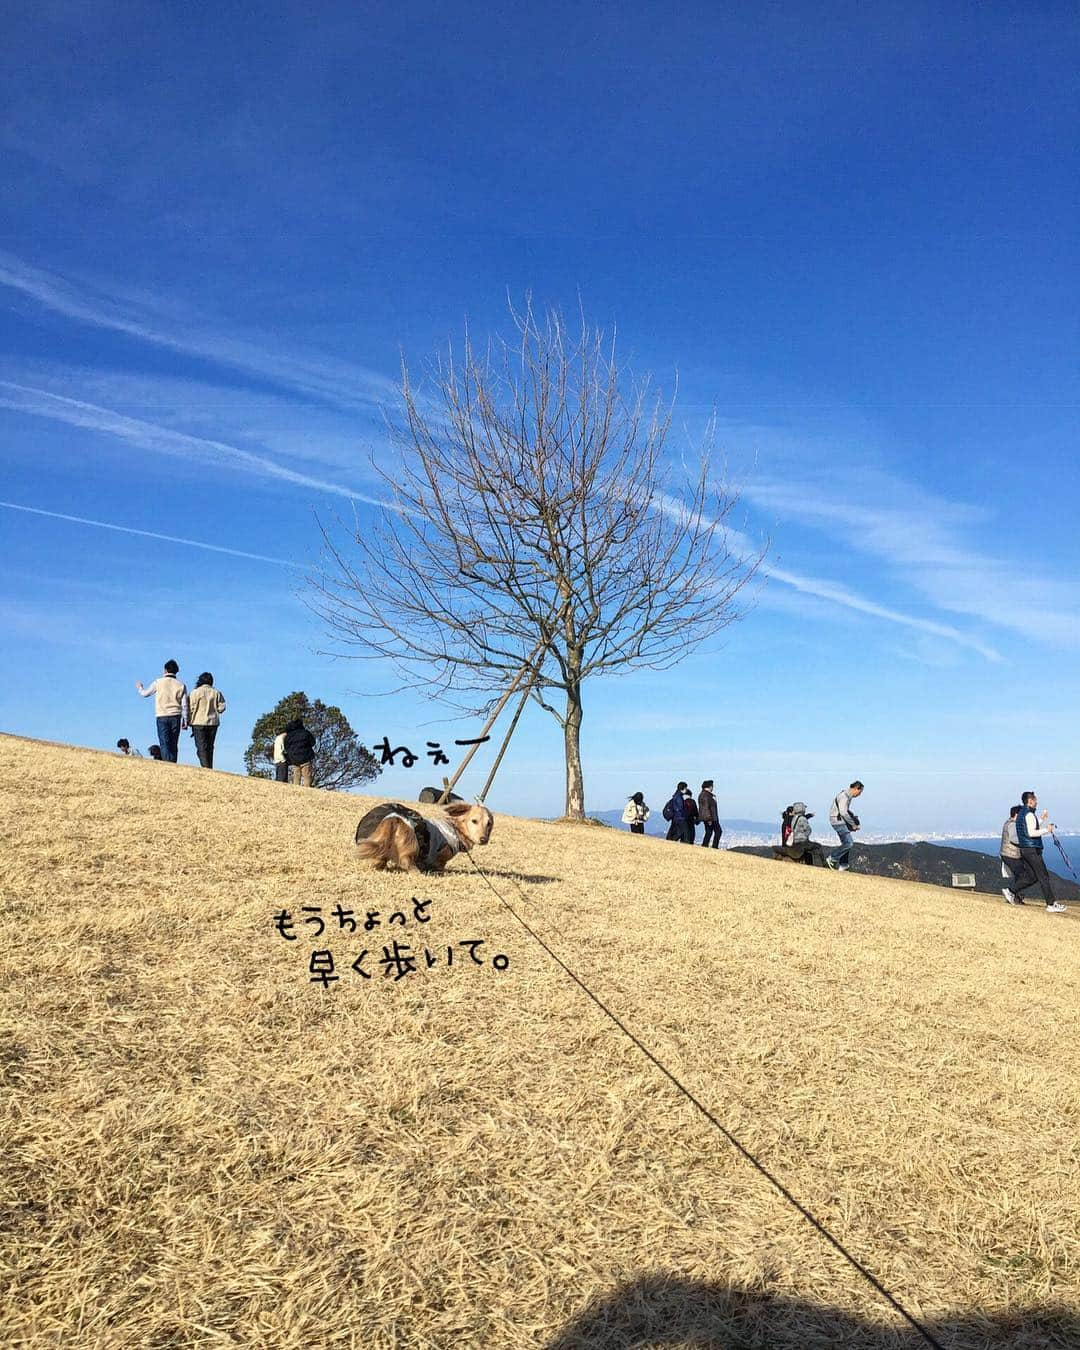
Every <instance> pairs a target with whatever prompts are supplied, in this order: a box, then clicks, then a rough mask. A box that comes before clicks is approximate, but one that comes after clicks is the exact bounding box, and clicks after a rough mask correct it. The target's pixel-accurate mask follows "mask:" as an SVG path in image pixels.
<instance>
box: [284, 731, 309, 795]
mask: <svg viewBox="0 0 1080 1350" xmlns="http://www.w3.org/2000/svg"><path fill="white" fill-rule="evenodd" d="M285 760H286V762H287V764H288V766H289V778H290V780H291V781H292V782H293V783H295V784H296V785H297V786H298V787H310V786H311V770H312V766H313V765H314V763H315V737H314V736H313V735H312V734H311V732H310V731H308V729H307V727H306V726H304V724H303V722H302V721H301V720H300V718H299V717H294V718H293V720H292V721H291V722H289V723H288V724H287V725H286V727H285Z"/></svg>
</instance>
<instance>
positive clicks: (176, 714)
mask: <svg viewBox="0 0 1080 1350" xmlns="http://www.w3.org/2000/svg"><path fill="white" fill-rule="evenodd" d="M179 674H180V667H179V666H178V665H177V664H176V662H175V661H166V662H165V668H164V670H163V671H162V673H161V674H160V675H159V676H158V678H157V679H156V680H155V681H154V683H153V684H151V685H149V686H148V687H147V688H145V689H144V688H143V683H142V680H136V681H135V688H136V689H137V690H138V691H139V693H140V694H141V695H142V696H143V698H149V697H150V695H151V694H153V696H154V715H155V716H156V718H157V734H158V744H159V745H160V746H161V758H162V759H163V760H165V761H166V763H168V764H175V763H176V757H177V754H178V752H179V747H180V732H181V731H186V730H187V724H188V691H187V685H186V684H185V683H184V682H183V680H180V679H178V678H177V676H178V675H179Z"/></svg>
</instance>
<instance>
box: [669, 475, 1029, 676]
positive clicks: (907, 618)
mask: <svg viewBox="0 0 1080 1350" xmlns="http://www.w3.org/2000/svg"><path fill="white" fill-rule="evenodd" d="M656 505H657V509H659V510H661V511H664V512H665V513H666V514H668V515H671V516H673V517H674V518H676V519H683V518H685V514H686V508H685V507H684V506H683V504H682V503H681V502H679V501H677V500H676V499H675V498H673V497H667V496H661V497H658V498H657V499H656ZM724 533H725V535H726V537H727V542H728V545H729V546H730V547H731V548H733V549H734V550H736V551H737V552H739V553H741V554H742V556H743V557H744V558H745V559H751V558H754V557H756V556H757V554H758V552H759V548H758V547H757V546H756V545H755V544H754V541H753V540H752V539H750V537H749V536H748V535H746V534H744V533H743V532H742V531H741V530H736V529H734V528H732V527H730V526H726V527H725V530H724ZM758 573H759V575H761V576H764V577H767V578H768V579H769V580H770V581H775V582H779V584H780V585H782V586H789V587H791V589H792V590H795V591H798V592H799V593H800V594H803V595H808V596H813V597H814V598H815V599H818V600H824V601H828V602H829V603H831V604H834V605H838V606H840V607H841V608H843V609H847V610H852V611H854V612H856V613H859V614H865V615H867V616H869V617H870V618H874V619H882V620H884V621H885V622H886V623H893V624H899V625H900V626H901V627H903V628H910V629H912V630H914V631H916V632H919V633H928V634H930V635H931V636H933V637H937V638H941V639H943V640H945V641H947V642H954V643H956V644H957V645H958V646H960V647H967V648H968V649H969V650H971V651H974V652H978V653H979V655H980V656H982V657H985V659H986V660H987V661H995V662H998V661H1001V660H1002V656H1001V654H1000V652H998V651H996V650H995V649H994V648H993V647H991V646H990V645H989V644H988V643H985V642H983V641H981V640H980V639H979V638H976V637H972V636H971V635H970V634H968V633H964V632H962V631H961V630H960V629H959V628H956V627H955V626H954V625H953V624H946V623H939V622H937V621H936V620H934V619H926V618H921V617H920V616H918V615H915V614H908V613H905V612H904V611H902V610H898V609H895V608H893V607H892V606H889V605H882V604H879V603H878V602H877V601H876V600H870V599H868V598H867V597H866V596H863V595H860V594H859V593H858V592H857V591H853V590H852V589H851V588H850V587H849V586H844V585H841V584H840V583H838V582H833V581H827V580H825V579H823V578H821V577H815V576H810V575H807V574H804V573H801V572H796V571H792V570H791V569H790V568H786V567H780V566H778V565H777V564H775V563H772V562H769V561H768V559H766V560H765V561H764V562H762V563H761V564H760V565H759V567H758Z"/></svg>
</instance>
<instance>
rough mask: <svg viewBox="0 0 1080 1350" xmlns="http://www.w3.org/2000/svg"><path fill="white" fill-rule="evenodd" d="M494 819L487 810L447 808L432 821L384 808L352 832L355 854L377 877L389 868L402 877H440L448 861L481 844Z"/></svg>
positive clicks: (404, 809)
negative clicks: (411, 874)
mask: <svg viewBox="0 0 1080 1350" xmlns="http://www.w3.org/2000/svg"><path fill="white" fill-rule="evenodd" d="M494 823H495V819H494V817H493V816H492V814H491V812H490V811H489V810H488V809H487V807H486V806H474V805H473V804H472V803H471V802H451V803H450V804H449V805H448V806H443V807H440V808H439V810H438V812H437V813H436V814H435V815H432V816H422V815H421V814H420V812H419V811H414V810H413V808H412V807H411V806H402V805H401V803H400V802H384V803H383V804H382V805H381V806H376V807H374V808H373V809H372V810H370V811H369V812H368V813H367V815H366V816H364V818H363V819H362V820H361V821H360V824H359V825H357V827H356V851H357V854H358V855H359V857H360V859H361V860H362V861H363V862H367V863H370V864H371V865H372V866H373V867H374V868H375V870H376V871H379V872H382V871H384V870H385V869H386V868H387V867H388V866H390V864H391V863H392V864H393V865H394V866H395V867H398V868H400V869H401V871H402V872H414V871H417V870H419V871H421V872H441V871H442V870H443V868H444V867H445V866H446V864H447V863H448V862H449V861H450V859H451V858H453V857H456V856H457V854H459V853H467V852H468V851H469V850H470V849H471V848H472V847H473V845H474V844H486V843H487V841H488V840H489V839H490V838H491V827H492V826H493V825H494Z"/></svg>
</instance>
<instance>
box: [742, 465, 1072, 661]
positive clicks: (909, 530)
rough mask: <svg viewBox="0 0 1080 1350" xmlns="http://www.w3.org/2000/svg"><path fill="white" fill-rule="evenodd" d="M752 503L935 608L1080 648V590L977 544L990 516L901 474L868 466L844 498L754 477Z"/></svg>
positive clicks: (851, 480)
mask: <svg viewBox="0 0 1080 1350" xmlns="http://www.w3.org/2000/svg"><path fill="white" fill-rule="evenodd" d="M743 495H744V496H745V497H746V498H747V499H748V500H750V501H752V502H753V503H754V504H755V505H756V506H758V507H760V508H761V509H766V510H771V511H774V512H775V513H776V514H777V515H778V516H779V517H781V518H784V519H786V520H789V521H791V522H796V523H798V524H799V525H800V526H810V527H811V528H815V529H818V530H820V531H821V532H822V533H823V534H825V535H827V536H828V537H829V538H832V539H835V540H836V541H837V542H839V543H840V544H842V546H843V548H844V550H845V554H847V555H848V556H850V555H851V554H855V553H861V554H863V555H864V556H866V557H871V558H874V559H876V560H878V561H880V562H883V563H885V564H886V565H887V566H888V568H889V570H890V573H891V574H892V575H894V576H895V577H897V578H898V579H900V580H901V581H903V582H904V583H905V584H906V585H908V586H909V587H911V588H912V589H913V590H914V591H916V592H918V593H919V594H921V595H922V596H923V597H924V598H925V599H926V600H927V601H929V602H930V603H931V604H932V605H933V606H934V608H935V609H938V610H944V611H946V612H948V613H951V614H963V615H965V616H968V617H970V618H973V619H977V620H979V621H980V622H982V623H986V624H991V625H993V626H994V627H997V628H1003V629H1007V630H1011V631H1013V632H1016V633H1020V634H1022V635H1023V636H1024V637H1026V638H1031V639H1035V640H1038V641H1041V642H1049V643H1053V644H1055V645H1059V646H1067V647H1080V606H1078V598H1080V582H1077V581H1075V580H1071V579H1066V580H1056V579H1053V578H1049V577H1046V576H1042V575H1039V574H1038V572H1037V570H1036V569H1035V568H1033V567H1032V566H1031V565H1030V564H1029V565H1027V566H1025V567H1024V568H1023V571H1022V573H1021V570H1020V569H1019V568H1018V566H1017V564H1015V563H1013V562H1011V561H1009V560H1007V559H1004V558H1001V557H999V556H994V555H992V554H990V553H987V552H986V551H985V550H984V549H980V548H978V547H974V546H972V545H971V544H970V543H969V542H968V539H967V536H968V534H969V533H970V531H971V530H972V529H973V528H974V527H976V526H980V525H982V526H984V527H985V526H986V525H988V524H989V525H991V526H992V524H993V522H992V520H991V519H990V516H989V513H988V512H987V511H985V510H983V509H981V508H976V507H972V506H970V505H968V504H966V503H963V502H956V501H952V500H948V499H946V498H943V497H940V496H935V495H933V494H931V493H928V492H926V491H925V490H924V489H921V488H919V487H917V486H916V485H914V484H909V483H905V482H902V481H900V480H899V479H897V478H896V477H895V476H894V475H891V474H885V473H883V472H881V471H879V470H875V469H873V468H867V467H861V468H859V469H858V470H855V471H852V472H851V473H849V474H848V475H847V477H846V480H845V483H844V491H843V496H838V495H837V493H836V492H835V490H834V489H831V488H830V485H828V484H825V483H822V482H820V481H817V480H815V479H813V478H812V477H805V478H800V479H798V480H793V479H792V478H791V477H790V476H789V477H787V478H785V480H784V481H783V482H778V481H776V480H771V479H769V478H767V477H756V478H752V479H751V480H750V481H749V482H748V483H747V485H746V486H745V488H744V490H743Z"/></svg>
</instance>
